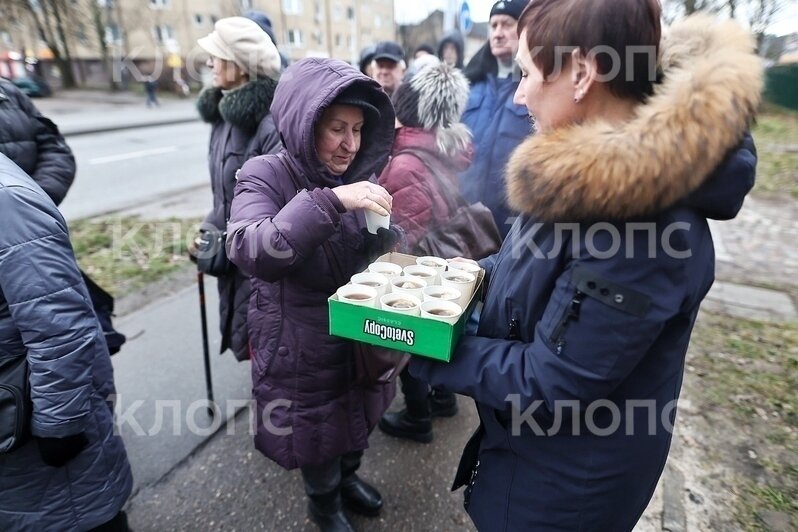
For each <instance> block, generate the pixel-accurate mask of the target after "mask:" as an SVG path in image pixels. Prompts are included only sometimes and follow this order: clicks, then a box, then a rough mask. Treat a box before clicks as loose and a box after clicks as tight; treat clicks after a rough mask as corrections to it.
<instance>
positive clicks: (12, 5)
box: [0, 0, 77, 88]
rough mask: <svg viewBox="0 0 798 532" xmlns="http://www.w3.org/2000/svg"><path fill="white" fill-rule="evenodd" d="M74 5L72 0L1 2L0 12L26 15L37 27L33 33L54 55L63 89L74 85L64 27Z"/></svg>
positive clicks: (4, 0) (1, 0)
mask: <svg viewBox="0 0 798 532" xmlns="http://www.w3.org/2000/svg"><path fill="white" fill-rule="evenodd" d="M76 4H77V2H72V1H71V0H39V1H36V0H0V7H2V8H3V12H4V13H5V12H10V11H15V12H23V13H28V14H29V16H30V17H31V20H32V21H33V24H34V27H35V28H36V34H37V35H38V37H39V39H40V40H41V41H42V42H44V44H45V45H46V46H47V48H49V49H50V51H51V52H52V54H53V61H55V64H56V65H58V68H59V69H60V70H61V75H62V80H63V84H64V87H66V88H71V87H74V86H75V85H76V83H75V74H74V72H73V70H72V64H73V61H72V51H71V48H70V42H69V39H68V36H67V30H66V27H67V25H68V21H69V20H70V18H71V16H70V12H71V10H73V9H75V6H76Z"/></svg>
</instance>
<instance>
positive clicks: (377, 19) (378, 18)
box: [374, 15, 382, 28]
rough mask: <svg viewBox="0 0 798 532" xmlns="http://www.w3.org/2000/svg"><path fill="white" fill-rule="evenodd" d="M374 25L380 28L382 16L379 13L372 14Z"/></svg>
mask: <svg viewBox="0 0 798 532" xmlns="http://www.w3.org/2000/svg"><path fill="white" fill-rule="evenodd" d="M374 27H375V28H381V27H382V17H381V16H379V15H374Z"/></svg>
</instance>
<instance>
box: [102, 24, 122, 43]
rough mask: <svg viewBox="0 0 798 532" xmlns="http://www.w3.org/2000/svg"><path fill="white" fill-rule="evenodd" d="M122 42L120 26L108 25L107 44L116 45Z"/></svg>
mask: <svg viewBox="0 0 798 532" xmlns="http://www.w3.org/2000/svg"><path fill="white" fill-rule="evenodd" d="M121 40H122V32H120V31H119V26H117V25H116V24H108V25H107V26H106V27H105V38H104V41H105V44H106V45H108V44H114V43H118V42H120V41H121Z"/></svg>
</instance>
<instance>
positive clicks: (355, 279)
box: [351, 272, 390, 300]
mask: <svg viewBox="0 0 798 532" xmlns="http://www.w3.org/2000/svg"><path fill="white" fill-rule="evenodd" d="M351 281H352V284H359V285H362V286H368V287H371V288H373V289H374V290H376V291H377V299H378V300H379V298H381V297H382V296H384V295H385V294H387V293H388V284H389V282H390V281H388V278H387V277H385V276H384V275H382V274H381V273H372V272H365V273H357V274H355V275H353V276H352V279H351Z"/></svg>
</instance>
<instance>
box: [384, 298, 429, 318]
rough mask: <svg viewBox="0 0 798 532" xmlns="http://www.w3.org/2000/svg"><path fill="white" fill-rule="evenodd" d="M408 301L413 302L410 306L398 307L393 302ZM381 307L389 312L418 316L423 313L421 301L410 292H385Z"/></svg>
mask: <svg viewBox="0 0 798 532" xmlns="http://www.w3.org/2000/svg"><path fill="white" fill-rule="evenodd" d="M400 300H401V301H408V302H410V303H412V304H413V306H412V307H410V308H396V307H392V306H391V304H392V303H394V302H396V301H400ZM380 308H382V310H387V311H389V312H396V313H397V314H405V315H408V316H418V315H420V314H421V301H420V300H419V299H418V298H417V297H415V296H411V295H409V294H385V295H384V296H382V297H381V298H380Z"/></svg>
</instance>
